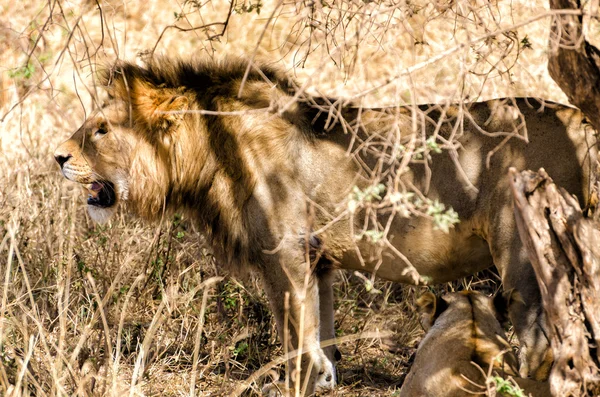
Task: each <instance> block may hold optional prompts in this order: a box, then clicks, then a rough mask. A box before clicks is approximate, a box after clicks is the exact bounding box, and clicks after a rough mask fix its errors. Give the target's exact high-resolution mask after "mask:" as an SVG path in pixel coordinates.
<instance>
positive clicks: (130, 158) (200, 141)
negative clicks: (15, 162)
mask: <svg viewBox="0 0 600 397" xmlns="http://www.w3.org/2000/svg"><path fill="white" fill-rule="evenodd" d="M245 69H246V64H244V63H243V62H242V61H240V60H231V59H228V60H224V61H222V62H220V63H218V62H217V63H215V62H212V63H202V62H196V63H193V62H187V63H184V62H181V61H174V60H168V59H165V58H156V59H154V60H151V61H149V62H148V63H147V64H146V65H145V66H137V65H134V64H131V63H118V64H117V65H116V66H115V67H114V68H113V69H112V70H111V71H110V72H107V73H105V75H104V77H103V83H104V84H103V85H104V87H105V88H106V90H107V92H108V95H109V100H108V101H107V103H108V105H106V106H103V107H101V108H100V109H99V110H97V111H96V112H94V113H93V114H92V115H91V116H90V117H88V118H87V120H86V121H85V122H84V124H83V125H82V127H81V128H79V130H77V131H76V132H75V133H74V134H73V136H72V137H71V138H70V139H69V140H67V141H66V142H64V143H63V144H61V145H60V146H59V147H58V149H57V150H56V152H55V154H54V156H55V158H56V161H57V162H58V163H59V165H60V167H61V170H62V173H63V175H64V176H65V177H66V178H67V179H69V180H71V181H73V182H77V183H80V184H82V185H83V186H84V187H85V188H86V192H87V195H88V198H87V203H88V209H89V213H90V214H91V216H92V218H93V219H94V220H96V221H100V222H103V221H106V220H107V219H108V218H109V217H110V216H111V215H113V214H114V213H115V211H116V208H117V206H118V205H119V203H121V202H124V201H128V202H129V203H130V205H131V206H132V207H133V209H134V210H135V211H136V212H137V213H138V214H139V215H141V216H143V217H145V218H156V217H159V216H160V215H161V214H162V212H163V210H164V209H165V208H167V207H168V204H173V205H172V206H173V207H176V206H179V207H181V206H183V207H185V203H182V202H181V200H184V199H185V195H186V194H185V192H184V193H182V192H174V191H173V190H174V187H175V189H182V188H185V186H183V185H184V184H185V183H186V181H189V180H190V179H193V178H196V181H197V180H198V178H202V175H200V174H201V173H202V172H203V169H202V167H204V165H205V164H208V165H209V166H210V165H211V164H212V163H213V162H214V161H213V160H212V159H211V158H210V156H213V157H217V160H220V156H219V153H218V151H219V150H223V149H230V148H229V146H231V144H230V142H229V141H228V139H229V138H228V137H227V136H226V134H224V133H223V132H222V131H220V130H222V129H223V127H222V126H221V124H223V123H220V122H219V120H218V119H217V118H215V117H213V118H211V119H210V120H209V118H210V116H207V117H204V118H202V117H200V116H199V113H200V112H204V111H208V112H211V111H212V112H219V111H234V112H235V111H236V110H237V109H238V108H240V107H243V108H244V109H249V108H256V107H261V108H264V107H268V106H269V104H270V103H269V101H270V98H268V97H265V95H264V92H265V90H264V89H262V88H263V87H262V85H265V86H266V83H265V82H264V81H263V78H264V76H265V73H266V76H267V77H268V78H269V79H271V80H272V81H275V82H277V85H278V86H279V87H283V88H284V89H287V88H288V87H289V86H288V82H287V81H286V78H285V77H284V76H283V75H282V74H280V73H279V72H278V71H274V70H270V69H269V68H265V69H263V71H262V74H259V73H256V72H251V73H250V74H249V75H248V77H247V80H246V86H247V89H246V90H245V92H244V95H243V96H242V97H240V98H238V102H236V103H233V102H232V101H231V98H232V97H235V95H237V91H236V90H237V88H238V87H239V83H240V81H241V80H242V78H243V76H244V73H245ZM258 85H261V89H262V91H261V92H262V93H261V94H257V92H258V91H257V90H253V87H256V86H258ZM271 87H272V86H271ZM271 92H272V90H271ZM249 119H250V118H248V117H246V120H244V121H245V122H246V123H248V120H249ZM207 120H208V121H207ZM213 120H215V121H214V124H215V126H212V125H210V123H213ZM239 120H241V118H239ZM234 122H237V121H235V120H234ZM211 127H212V128H211ZM207 129H209V130H211V131H214V134H213V135H212V136H209V135H208V134H206V133H205V132H202V133H201V131H206V130H207ZM225 132H228V131H225ZM221 157H222V156H221ZM184 162H185V163H184ZM222 165H223V164H222ZM225 166H226V165H225ZM213 168H214V167H213ZM210 172H214V169H213V170H211V171H210ZM207 178H208V179H209V180H213V178H214V176H213V175H207ZM200 182H201V181H200ZM193 188H198V189H200V188H201V187H198V186H193ZM196 193H198V192H194V194H188V196H190V197H191V196H193V195H195V194H196Z"/></svg>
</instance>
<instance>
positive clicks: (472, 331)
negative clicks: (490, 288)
mask: <svg viewBox="0 0 600 397" xmlns="http://www.w3.org/2000/svg"><path fill="white" fill-rule="evenodd" d="M513 296H514V295H513V294H511V293H508V294H505V295H501V294H500V295H497V296H496V297H495V298H494V299H493V300H492V299H491V298H488V297H486V296H485V295H482V294H480V293H478V292H473V291H463V292H458V293H451V294H447V295H445V296H443V297H441V298H436V296H435V295H433V294H432V293H431V292H428V293H425V294H423V295H422V296H421V297H420V298H419V299H418V300H417V308H418V310H419V314H420V315H421V319H422V320H423V321H422V325H423V327H424V328H425V330H426V331H427V334H426V335H425V337H424V338H423V340H422V341H421V343H420V344H419V349H418V350H417V354H416V357H415V361H414V363H413V365H412V367H411V368H410V372H409V373H408V375H407V376H406V379H405V381H404V384H403V385H402V389H401V391H400V397H439V396H444V397H472V396H474V395H478V394H479V395H481V394H483V392H485V391H486V378H487V374H488V371H489V370H490V367H491V368H492V372H491V373H490V374H491V375H494V376H497V375H499V376H501V377H503V378H505V379H506V378H508V377H510V378H512V379H513V380H514V381H515V382H516V383H517V384H518V385H519V387H521V388H522V389H524V390H525V393H526V394H527V395H530V394H531V395H532V396H533V397H538V396H539V397H547V396H550V385H549V383H548V382H536V381H534V380H531V379H524V378H521V377H519V374H518V370H517V368H518V366H517V363H518V362H517V357H516V356H515V354H514V352H513V351H512V349H511V347H510V345H509V343H508V341H507V339H506V335H505V334H504V330H503V329H502V325H501V324H500V323H501V322H503V321H504V319H505V318H506V313H505V310H506V309H507V308H508V307H510V305H511V304H513V303H514V302H515V301H516V300H518V298H516V299H513ZM511 300H512V302H511Z"/></svg>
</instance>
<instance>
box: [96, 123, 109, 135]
mask: <svg viewBox="0 0 600 397" xmlns="http://www.w3.org/2000/svg"><path fill="white" fill-rule="evenodd" d="M107 133H108V130H107V129H106V126H105V125H101V126H99V127H98V129H97V130H96V132H94V135H96V136H101V135H106V134H107Z"/></svg>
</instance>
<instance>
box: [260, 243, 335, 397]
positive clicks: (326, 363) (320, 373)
mask: <svg viewBox="0 0 600 397" xmlns="http://www.w3.org/2000/svg"><path fill="white" fill-rule="evenodd" d="M269 259H276V260H268V265H267V266H265V267H263V271H262V278H263V283H264V286H265V290H266V292H267V295H268V298H269V303H270V306H271V309H272V311H273V314H274V316H275V320H276V322H277V329H278V333H279V338H280V340H281V341H282V343H284V344H287V351H288V352H293V351H295V350H297V349H298V348H299V347H300V348H301V351H302V354H301V355H300V356H298V355H296V356H292V357H291V358H290V360H289V362H288V365H289V374H290V377H289V378H290V379H289V380H290V382H289V383H290V384H289V385H285V384H283V385H282V384H278V385H269V386H267V387H265V389H263V392H264V393H265V394H268V395H269V396H271V395H277V394H279V393H280V390H285V389H286V388H289V389H291V390H290V392H291V395H295V394H296V392H298V391H299V393H300V395H307V396H308V395H311V394H313V393H314V392H315V391H322V390H329V389H332V388H333V387H334V386H335V367H334V365H333V362H332V361H331V360H330V359H328V358H327V356H326V355H325V353H324V351H323V350H322V349H321V347H320V305H319V280H318V278H317V277H316V275H315V274H314V272H313V271H312V270H311V269H310V266H308V265H307V264H306V263H305V262H303V261H302V259H303V255H302V252H301V251H300V250H299V251H298V252H294V253H293V254H292V255H290V253H289V252H285V250H283V249H282V250H281V251H280V252H278V253H277V254H274V255H273V258H269ZM332 310H333V308H332ZM284 383H285V382H284Z"/></svg>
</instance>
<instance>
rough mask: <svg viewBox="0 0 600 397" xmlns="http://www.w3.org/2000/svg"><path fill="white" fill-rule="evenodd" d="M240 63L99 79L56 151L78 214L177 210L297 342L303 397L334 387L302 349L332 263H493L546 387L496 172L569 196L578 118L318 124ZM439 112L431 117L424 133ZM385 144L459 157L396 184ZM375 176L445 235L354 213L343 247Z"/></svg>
mask: <svg viewBox="0 0 600 397" xmlns="http://www.w3.org/2000/svg"><path fill="white" fill-rule="evenodd" d="M246 65H247V64H246V63H244V62H242V61H234V60H229V61H225V62H214V61H206V62H191V61H180V60H171V59H167V58H158V59H154V60H150V61H148V63H147V64H146V65H145V66H137V65H134V64H131V63H119V64H118V65H117V66H116V67H115V68H114V70H113V72H112V73H107V77H106V79H105V85H106V87H107V89H108V92H109V97H110V100H109V102H108V104H107V105H106V106H104V107H102V108H101V109H100V110H98V111H96V112H95V113H93V114H92V115H91V116H90V117H89V118H88V119H87V120H86V121H85V122H84V124H83V126H82V127H81V128H79V129H78V130H77V131H76V132H75V133H74V134H73V136H72V137H71V138H70V139H69V140H67V141H66V142H64V143H63V144H61V145H60V146H59V147H58V149H57V150H56V152H55V158H56V161H57V162H58V163H59V164H60V167H61V169H62V173H63V175H64V176H65V177H66V178H67V179H69V180H71V181H74V182H78V183H80V184H83V185H84V186H85V187H86V188H87V191H88V195H89V197H88V199H87V203H88V209H89V213H90V215H91V216H92V218H94V219H96V220H98V221H106V220H107V219H108V218H109V217H110V216H111V215H112V214H114V213H115V212H116V209H117V206H118V205H119V203H121V202H128V204H129V205H128V208H131V209H132V210H134V211H135V212H136V213H138V214H139V215H141V216H142V217H145V218H149V219H157V218H160V217H161V216H162V215H163V214H164V213H165V211H186V212H187V214H188V216H189V217H190V218H192V219H194V220H195V221H196V222H197V223H198V224H199V225H200V226H201V227H203V228H204V230H206V232H207V234H208V238H209V241H210V242H211V243H212V248H213V250H214V253H215V255H216V256H217V257H218V258H220V261H221V262H222V263H228V264H231V265H233V267H234V268H235V267H242V268H247V267H251V268H253V269H255V270H256V271H257V272H259V273H260V274H261V276H262V280H263V283H264V287H265V291H266V293H267V295H268V298H269V302H270V305H271V308H272V310H273V313H274V316H275V319H276V322H277V327H278V331H279V335H280V337H281V340H288V341H289V343H290V348H297V347H299V346H298V345H299V340H301V341H302V343H301V346H300V347H301V348H302V352H303V353H304V354H303V356H302V371H301V373H300V376H296V377H295V379H296V381H299V382H296V385H299V384H300V385H301V384H306V385H307V386H308V387H307V389H308V390H307V393H309V394H310V393H312V392H313V391H314V390H315V389H329V388H332V387H333V386H334V385H335V369H334V361H335V360H334V354H335V347H329V348H327V349H325V350H323V349H321V348H320V345H319V342H320V341H324V340H329V339H333V338H334V336H335V332H334V323H333V295H332V287H331V279H332V277H331V274H332V269H334V268H336V267H340V268H345V269H355V270H362V271H367V272H373V271H376V274H377V275H378V276H381V277H384V278H386V279H388V280H392V281H398V282H403V283H413V284H415V283H421V282H422V281H423V280H427V281H428V282H429V283H441V282H445V281H449V280H454V279H457V278H459V277H463V276H465V275H469V274H472V273H475V272H477V271H479V270H482V269H485V268H487V267H489V266H491V265H492V264H495V265H496V266H497V268H498V269H499V272H500V274H501V276H502V279H503V282H504V286H505V288H510V289H515V290H517V291H519V292H520V294H521V296H522V297H523V303H521V304H515V305H512V306H511V318H512V320H513V322H514V324H515V327H516V331H517V334H518V337H519V341H520V343H521V353H522V354H523V357H522V358H523V359H524V360H523V361H524V362H525V365H523V366H522V371H523V373H524V374H529V373H531V374H532V375H534V376H536V377H543V376H545V374H546V372H547V362H548V361H550V360H551V357H549V356H548V354H547V352H548V341H547V338H546V336H545V331H544V329H545V322H544V319H543V314H542V308H541V306H540V295H539V291H538V287H537V282H536V279H535V275H534V273H533V270H532V268H531V266H530V264H529V262H528V259H527V255H526V253H525V251H524V250H523V248H522V246H521V242H520V240H519V236H518V234H517V231H516V229H515V223H514V219H513V210H512V198H511V194H510V191H509V182H508V178H507V176H506V171H507V169H508V167H509V166H513V167H517V168H521V169H523V168H531V169H538V168H540V167H545V169H546V171H548V173H549V174H550V176H551V177H552V178H553V179H554V181H555V182H556V183H557V184H558V185H560V186H563V187H565V188H566V189H567V190H569V191H570V192H572V193H573V194H575V195H577V197H578V198H579V199H580V200H582V201H583V200H585V199H586V197H587V192H588V185H589V170H590V164H593V163H591V162H590V160H592V161H595V158H596V149H595V139H594V138H593V136H592V133H591V131H590V132H587V130H589V128H586V127H585V125H584V122H583V116H582V114H581V113H580V112H579V111H578V110H576V109H572V108H568V107H565V106H560V105H554V104H550V105H548V104H545V105H543V104H541V103H539V102H537V101H535V100H525V99H519V100H516V101H515V102H510V101H500V100H495V101H489V102H483V103H473V104H469V105H467V109H468V114H469V115H470V118H468V117H463V118H461V117H459V116H460V115H461V114H462V110H463V109H462V108H458V107H453V106H448V107H437V108H436V107H428V106H423V107H421V111H420V112H417V113H414V115H415V116H416V119H415V118H414V117H413V112H415V111H419V109H418V108H416V107H415V108H394V109H379V110H368V109H355V108H350V107H348V108H345V109H341V116H340V115H338V117H337V120H338V122H335V123H333V122H331V119H329V118H328V115H327V114H325V115H323V114H321V113H320V112H319V111H318V110H317V109H315V108H313V107H312V106H310V105H309V104H308V103H306V102H299V101H297V100H296V99H295V98H294V94H295V90H294V87H295V86H294V85H293V83H292V82H290V80H288V78H287V77H286V76H285V75H284V74H282V73H281V72H279V71H277V70H274V69H272V68H269V67H262V68H261V70H260V71H256V70H251V71H250V72H249V74H248V75H247V76H245V72H246ZM244 77H245V79H244ZM242 80H244V86H243V89H242V90H241V93H240V92H239V91H240V87H241V84H242ZM314 101H316V102H319V101H320V102H319V103H321V104H323V103H324V102H325V101H326V99H318V98H317V99H314ZM336 109H338V110H339V108H336ZM440 112H443V113H444V116H445V120H446V121H444V122H443V123H442V122H440V123H439V125H438V119H440ZM465 114H466V113H465ZM342 116H343V121H340V120H341V117H342ZM334 121H335V118H334ZM413 121H417V123H416V127H417V128H416V130H415V129H414V126H413V124H414V123H413ZM523 122H525V123H526V125H527V132H528V137H529V140H530V142H529V143H528V144H527V143H525V142H524V141H523V140H520V139H516V138H515V139H510V140H506V139H505V138H506V133H504V132H505V131H513V130H514V129H515V128H517V127H519V126H522V124H523ZM459 127H464V128H463V129H464V131H463V130H462V129H460V128H459ZM350 131H353V133H350ZM432 134H435V135H432ZM398 136H401V137H402V139H406V140H408V141H409V142H410V141H411V139H412V141H413V143H414V139H418V140H419V141H421V140H422V141H423V142H425V140H426V139H430V138H428V137H433V139H439V140H447V139H449V137H450V136H453V137H458V141H459V143H460V147H459V148H457V149H456V150H455V151H453V152H443V153H441V154H435V153H433V151H432V152H431V153H430V158H429V157H425V160H424V161H417V162H415V163H413V164H411V167H410V172H405V173H403V174H402V175H399V174H397V173H396V172H395V170H396V169H397V167H394V166H393V165H394V164H396V163H395V161H397V159H398V157H397V156H395V155H393V153H394V150H393V149H394V148H391V145H392V144H390V143H389V142H391V141H392V139H391V138H394V137H398ZM413 138H414V139H413ZM374 147H378V148H380V150H379V155H377V154H375V155H374V154H373V153H372V149H373V148H374ZM492 150H495V152H494V153H495V154H494V155H493V156H491V158H490V159H489V166H487V165H486V161H487V159H488V158H487V156H488V153H490V152H491V151H492ZM404 158H405V157H403V159H404ZM457 164H458V165H460V167H457ZM459 170H460V171H459ZM374 174H379V175H382V176H383V180H382V182H385V183H387V193H382V192H381V191H380V192H379V194H380V195H383V196H384V198H385V195H386V194H387V195H390V194H396V195H397V194H398V192H399V191H400V192H402V191H403V189H404V188H405V187H411V186H414V187H415V188H418V189H420V191H422V192H427V193H428V197H430V198H431V199H439V200H440V201H441V202H442V203H445V204H446V205H451V206H452V207H453V208H454V210H456V212H457V213H458V215H459V216H460V223H459V224H457V225H456V227H454V228H452V229H451V230H450V231H449V232H448V233H445V232H444V231H441V230H438V229H437V228H436V227H435V226H436V225H435V223H434V222H433V221H432V219H431V218H432V217H409V218H406V217H403V216H401V213H400V211H395V210H394V211H380V214H379V218H373V215H372V212H369V214H368V217H369V222H371V223H369V224H368V225H370V226H369V227H371V228H376V229H378V230H380V231H384V230H385V231H386V235H387V239H384V240H381V241H380V242H379V243H375V242H374V240H375V239H368V238H362V239H360V238H357V235H358V234H359V231H361V230H363V227H364V225H365V216H362V214H361V213H360V208H358V210H357V212H356V213H352V211H350V210H348V208H349V205H348V204H349V203H348V197H349V193H350V192H352V191H353V188H354V187H358V189H362V190H361V191H362V192H364V191H366V190H367V189H368V188H369V186H372V184H373V182H372V176H373V175H374ZM381 212H383V213H381ZM373 222H376V223H373ZM382 243H383V244H382ZM417 273H418V274H417ZM287 293H289V298H286V294H287ZM286 307H287V308H288V309H287V313H286ZM286 315H287V316H288V317H287V318H289V322H288V324H284V319H285V318H286V317H285V316H286ZM290 324H291V325H290ZM288 325H290V326H289V327H288ZM286 328H289V331H290V332H289V337H287V336H288V333H286V332H284V329H286ZM284 335H285V336H286V338H285V339H284ZM292 368H293V367H292ZM309 368H312V370H308V369H309ZM306 376H308V377H309V378H308V379H306ZM298 387H299V386H298Z"/></svg>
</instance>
